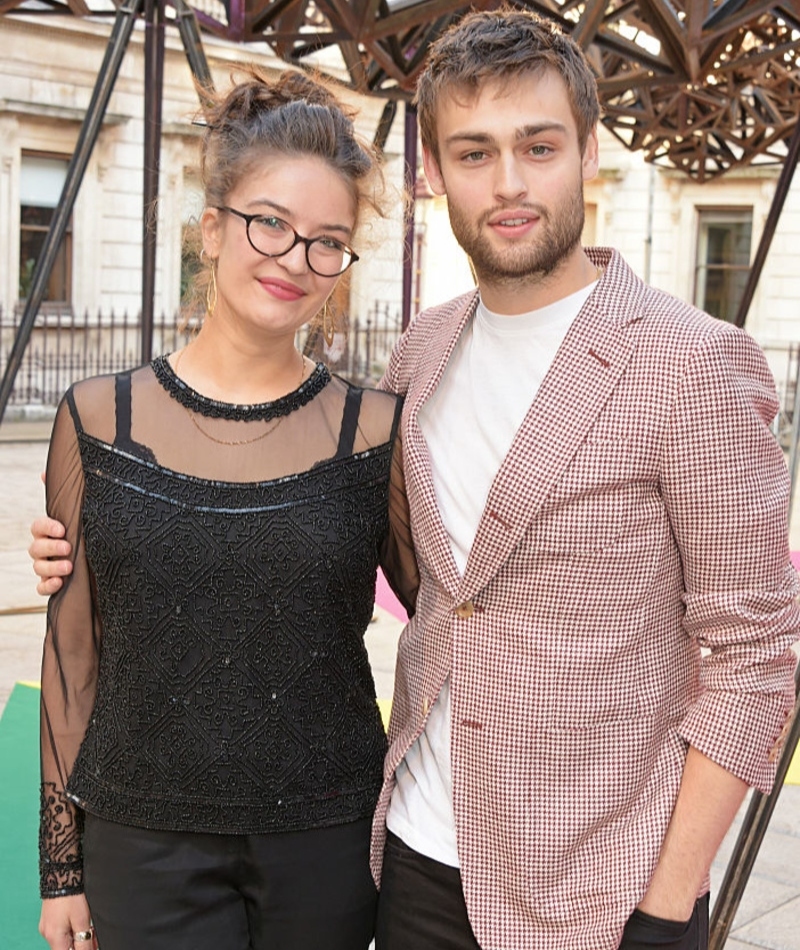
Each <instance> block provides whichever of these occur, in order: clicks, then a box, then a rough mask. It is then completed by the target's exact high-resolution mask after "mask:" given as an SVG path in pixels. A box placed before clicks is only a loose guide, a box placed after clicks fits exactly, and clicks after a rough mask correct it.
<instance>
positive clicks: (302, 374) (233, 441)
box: [175, 346, 306, 445]
mask: <svg viewBox="0 0 800 950" xmlns="http://www.w3.org/2000/svg"><path fill="white" fill-rule="evenodd" d="M187 349H188V346H185V347H184V348H183V349H182V350H181V351H180V353H178V355H177V357H176V358H175V375H176V376H177V375H178V367H179V366H180V364H181V359H182V358H183V354H184V353H185V352H186V350H187ZM295 352H298V351H297V350H295ZM298 355H299V356H300V379H299V381H298V383H297V386H296V387H295V389H298V388H299V387H300V386H301V385H302V384H303V378H304V377H305V375H306V358H305V356H303V354H302V353H298ZM181 405H183V403H181ZM183 408H184V409H185V410H186V412H187V413H188V414H189V418H190V419H191V420H192V425H193V426H194V427H195V429H197V431H198V432H199V433H200V434H201V435H204V436H205V437H206V438H207V439H210V440H211V441H212V442H216V443H217V445H252V444H253V443H254V442H260V441H261V439H266V437H267V436H268V435H270V434H271V433H273V432H274V431H275V430H276V429H277V428H278V426H279V425H280V424H281V423H282V422H283V419H284V417H283V416H278V418H277V419H276V420H275V422H273V424H272V425H271V426H270V427H269V428H268V429H267V430H266V432H260V433H259V434H258V435H255V436H253V437H252V438H250V439H218V438H217V437H216V436H215V435H211V433H210V432H207V431H206V430H205V429H204V428H203V427H202V426H201V425H200V423H199V422H198V421H197V417H196V416H195V414H194V413H193V412H192V410H191V409H190V408H189V407H188V406H183Z"/></svg>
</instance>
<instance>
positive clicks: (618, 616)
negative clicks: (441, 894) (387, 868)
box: [373, 248, 800, 950]
mask: <svg viewBox="0 0 800 950" xmlns="http://www.w3.org/2000/svg"><path fill="white" fill-rule="evenodd" d="M588 253H589V255H590V256H591V258H592V260H593V261H594V262H595V263H596V264H598V265H600V266H603V267H605V273H604V276H603V278H602V280H601V281H600V283H599V285H598V286H597V288H596V289H595V291H594V292H593V293H592V295H591V296H590V297H589V299H588V300H587V302H586V303H585V304H584V306H583V308H582V310H581V312H580V314H579V315H578V317H577V318H576V320H575V322H574V324H573V325H572V327H571V329H570V330H569V333H568V334H567V337H566V339H565V340H564V342H563V344H562V346H561V348H560V349H559V351H558V353H557V355H556V358H555V361H554V363H553V365H552V367H551V369H550V371H549V373H548V374H547V376H546V378H545V380H544V382H543V383H542V386H541V388H540V390H539V393H538V395H537V396H536V399H535V400H534V402H533V404H532V405H531V407H530V409H529V411H528V413H527V415H526V417H525V419H524V421H523V423H522V425H521V427H520V429H519V431H518V432H517V434H516V437H515V439H514V442H513V444H512V446H511V449H510V451H509V453H508V455H507V457H506V459H505V461H504V462H503V464H502V466H501V468H500V471H499V472H498V474H497V476H496V478H495V480H494V483H493V485H492V487H491V490H490V493H489V497H488V501H487V503H486V507H485V510H484V513H483V517H482V519H481V522H480V524H479V526H478V530H477V535H476V537H475V542H474V545H473V548H472V551H471V553H470V556H469V560H468V563H467V566H466V570H465V572H464V575H463V576H459V573H458V571H457V569H456V566H455V563H454V560H453V556H452V553H451V549H450V541H449V539H448V536H447V532H446V530H445V528H444V525H443V523H442V520H441V517H440V515H439V512H438V510H437V507H436V498H435V493H434V486H433V481H432V476H431V466H430V461H429V458H428V452H427V447H426V444H425V441H424V439H423V436H422V432H421V430H420V425H419V420H418V415H419V411H420V408H421V407H422V406H423V405H424V403H425V401H426V400H427V399H428V398H429V397H430V395H431V393H432V392H433V391H434V389H435V388H436V385H437V383H438V382H439V380H440V379H441V376H442V372H443V370H444V367H445V366H446V364H447V361H448V358H449V356H450V354H451V352H452V351H453V348H454V346H455V344H456V341H457V339H458V336H459V334H460V333H461V331H462V329H463V328H464V326H465V325H466V324H467V322H468V321H469V319H470V318H471V316H472V314H473V313H474V310H475V306H476V303H477V293H476V292H472V293H470V294H466V295H465V296H463V297H459V298H457V299H456V300H453V301H450V302H449V303H447V304H445V305H443V306H441V307H437V308H434V309H432V310H429V311H427V312H424V313H422V314H420V316H419V317H418V318H417V319H416V320H415V321H414V322H413V323H412V325H411V327H410V328H409V330H408V331H407V332H406V333H405V334H404V336H403V337H402V339H401V340H400V341H399V343H398V344H397V347H396V349H395V352H394V354H393V356H392V359H391V362H390V365H389V368H388V370H387V373H386V376H385V378H384V380H383V383H382V385H383V386H384V388H387V389H390V390H393V391H394V392H398V393H403V394H405V396H406V399H405V406H404V410H403V421H402V435H403V450H404V465H405V474H406V482H407V490H408V496H409V503H410V506H411V513H412V515H411V517H412V530H413V536H414V543H415V546H416V550H417V557H418V560H419V568H420V580H421V586H420V590H419V595H418V600H417V612H416V615H415V616H414V618H413V619H412V620H411V622H410V623H409V624H408V626H407V627H406V628H405V630H404V631H403V634H402V636H401V638H400V642H399V647H398V659H397V671H396V679H395V691H394V703H393V708H392V716H391V723H390V726H389V740H390V749H389V753H388V756H387V760H386V769H385V776H386V780H385V784H384V787H383V791H382V794H381V797H380V800H379V804H378V809H377V813H376V818H375V830H374V841H373V873H374V875H375V878H376V880H379V878H380V868H381V858H382V852H383V845H384V835H385V814H386V809H387V805H388V802H389V798H390V796H391V792H392V787H393V782H394V771H395V769H396V767H397V765H398V763H399V762H400V761H401V760H402V758H403V756H404V755H405V753H406V751H407V750H408V748H409V747H410V746H411V744H412V743H413V742H414V740H415V739H416V738H417V737H418V736H419V734H420V732H421V730H422V728H423V725H424V723H425V719H426V717H427V715H428V711H429V710H430V708H431V704H432V702H433V701H434V700H435V698H436V696H437V694H438V692H439V689H440V687H441V686H442V683H443V681H444V679H445V677H446V676H447V675H448V674H449V675H450V677H451V702H452V722H451V734H452V771H453V795H454V808H455V820H456V830H457V840H458V850H459V857H460V861H461V873H462V878H463V886H464V893H465V896H466V901H467V907H468V910H469V916H470V920H471V922H472V926H473V928H474V931H475V934H476V936H477V939H478V942H479V943H480V945H481V947H482V948H483V950H523V948H524V950H533V948H536V950H614V948H616V947H617V946H618V943H619V938H620V934H621V932H622V928H623V925H624V923H625V921H626V919H627V918H628V916H629V915H630V913H631V911H632V909H633V908H634V907H635V905H636V904H637V903H638V902H639V900H640V899H641V897H642V896H643V894H644V892H645V890H646V888H647V884H648V881H649V879H650V876H651V874H652V872H653V869H654V866H655V863H656V860H657V857H658V853H659V848H660V845H661V841H662V839H663V836H664V833H665V830H666V827H667V823H668V821H669V818H670V813H671V810H672V807H673V803H674V801H675V797H676V794H677V791H678V785H679V781H680V777H681V772H682V769H683V763H684V758H685V754H686V748H687V744H691V745H693V746H695V747H696V748H698V749H699V750H700V751H702V752H703V753H705V754H706V755H707V756H709V757H710V758H712V759H713V760H715V761H716V762H718V763H719V764H720V765H722V766H723V767H725V768H726V769H728V770H730V771H731V772H733V773H734V774H736V775H738V776H739V777H741V778H742V779H744V780H745V781H746V782H748V783H750V784H752V785H755V786H757V787H758V788H760V789H762V790H764V791H766V790H768V789H769V788H770V786H771V784H772V782H773V779H774V759H775V752H776V749H777V747H778V744H779V741H780V740H779V735H780V733H781V728H782V726H783V725H784V723H785V721H786V719H787V716H788V715H789V714H790V712H791V708H792V704H793V700H794V695H793V685H792V673H793V669H794V662H795V660H794V655H793V654H792V653H791V652H790V650H789V647H790V644H791V643H792V642H793V641H794V640H795V639H796V637H797V634H798V628H800V617H799V614H798V607H797V604H796V596H797V593H798V583H797V578H796V575H795V572H794V570H793V569H792V567H791V565H790V561H789V551H788V544H787V524H786V521H787V498H788V479H787V472H786V466H785V463H784V459H783V456H782V453H781V450H780V448H779V447H778V445H777V443H776V441H775V439H774V437H773V435H772V434H771V432H770V429H769V425H770V421H771V420H772V418H773V417H774V415H775V412H776V410H777V400H776V395H775V388H774V383H773V381H772V378H771V376H770V373H769V370H768V369H767V366H766V363H765V361H764V358H763V355H762V353H761V351H760V350H759V348H758V347H757V346H756V344H755V343H754V342H753V341H752V340H751V339H750V338H749V337H748V336H747V335H746V334H745V333H743V332H741V331H740V330H737V329H736V328H734V327H732V326H731V325H729V324H726V323H723V322H720V321H717V320H714V319H712V318H711V317H709V316H707V315H706V314H703V313H701V312H699V311H697V310H696V309H694V308H693V307H691V306H688V305H686V304H684V303H681V302H679V301H677V300H675V299H674V298H672V297H670V296H668V295H667V294H664V293H662V292H660V291H658V290H655V289H653V288H651V287H648V286H647V285H645V284H644V283H642V282H641V281H640V280H639V279H638V278H637V277H636V276H635V275H634V274H633V272H632V271H631V270H630V269H629V268H628V266H627V265H626V264H625V263H624V261H623V260H622V258H621V257H620V256H619V255H618V254H617V253H616V252H612V251H610V250H608V249H599V248H598V249H590V250H589V251H588ZM463 424H464V425H466V426H468V425H470V420H469V418H464V420H463ZM701 647H707V648H709V650H710V653H708V654H707V657H706V658H705V659H701V650H700V648H701Z"/></svg>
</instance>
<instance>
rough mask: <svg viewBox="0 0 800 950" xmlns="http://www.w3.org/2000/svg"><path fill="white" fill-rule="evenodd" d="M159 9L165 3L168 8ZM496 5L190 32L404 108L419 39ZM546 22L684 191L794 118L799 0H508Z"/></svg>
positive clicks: (761, 150)
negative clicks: (334, 76)
mask: <svg viewBox="0 0 800 950" xmlns="http://www.w3.org/2000/svg"><path fill="white" fill-rule="evenodd" d="M168 5H169V4H168ZM498 5H499V3H498V2H497V0H476V2H473V3H472V4H464V3H461V2H455V0H313V2H312V0H224V2H223V0H195V2H194V3H192V4H191V6H192V8H193V9H194V12H195V15H196V17H197V21H198V23H199V25H200V27H201V28H202V29H203V30H206V31H208V32H210V33H213V34H215V35H216V36H220V37H224V38H226V39H228V40H231V41H233V42H238V43H245V42H246V43H253V42H263V43H265V44H266V45H268V46H269V47H270V48H271V49H272V50H273V51H274V52H275V53H276V55H277V56H278V57H280V58H281V59H283V60H285V61H287V62H290V63H295V64H298V65H302V64H304V63H309V62H312V61H313V60H314V58H315V57H316V55H317V54H318V53H319V52H320V51H321V50H335V52H336V55H337V58H338V59H340V62H341V67H342V70H343V71H344V72H346V75H347V76H348V77H349V85H350V86H352V88H354V89H356V90H358V91H359V92H362V93H367V94H374V95H380V96H383V97H388V98H408V97H409V96H410V95H411V92H412V90H413V87H414V82H415V79H416V77H417V75H418V73H419V71H420V69H421V68H422V66H423V64H424V62H425V57H426V54H427V50H428V47H429V45H430V44H431V42H433V40H435V39H436V37H437V36H439V34H440V33H441V32H442V30H443V29H445V28H446V27H447V26H448V25H449V24H450V23H451V22H452V21H453V20H454V19H457V18H458V17H460V16H461V15H463V13H464V11H465V9H467V8H468V7H470V6H471V7H472V8H476V9H489V8H493V7H497V6H498ZM515 5H516V6H518V7H522V8H527V9H530V10H533V11H535V12H537V13H539V14H541V15H543V16H546V17H548V18H550V19H552V20H554V21H555V22H556V23H558V25H559V26H560V27H561V28H562V29H563V30H564V31H565V32H568V33H571V35H572V36H573V38H574V39H575V40H576V41H577V42H578V43H579V44H580V45H581V46H582V47H583V48H584V49H585V50H586V52H587V55H588V56H589V59H590V61H591V63H592V65H593V67H594V69H595V71H596V73H597V77H598V85H599V90H600V98H601V103H602V107H603V120H602V121H603V124H604V125H605V126H606V127H607V128H608V129H609V130H610V131H611V132H612V133H613V134H614V135H616V136H617V137H618V138H619V139H620V140H621V141H622V142H623V143H624V144H625V145H626V146H627V147H629V148H631V149H635V150H638V151H641V152H642V153H643V154H644V156H645V157H646V159H647V160H648V161H652V162H655V163H657V164H659V165H662V166H666V167H671V168H675V169H678V170H680V171H682V172H685V173H686V174H688V175H690V176H691V177H693V178H695V179H696V180H697V181H705V180H707V179H710V178H714V177H716V176H718V175H721V174H723V173H724V172H726V171H728V170H730V169H732V168H737V167H742V166H747V165H751V164H758V163H770V164H779V163H781V162H783V160H784V159H785V158H786V148H787V147H786V140H787V138H788V137H789V136H790V134H791V132H792V130H793V128H794V127H795V125H796V124H797V116H798V113H800V0H778V2H776V0H516V3H515ZM114 9H115V5H114V0H0V14H2V13H10V12H13V11H20V12H22V11H24V12H26V13H36V12H42V13H48V12H49V13H53V12H62V13H71V14H74V15H76V16H87V15H92V14H94V15H97V14H100V15H103V14H106V15H107V14H109V13H113V12H114Z"/></svg>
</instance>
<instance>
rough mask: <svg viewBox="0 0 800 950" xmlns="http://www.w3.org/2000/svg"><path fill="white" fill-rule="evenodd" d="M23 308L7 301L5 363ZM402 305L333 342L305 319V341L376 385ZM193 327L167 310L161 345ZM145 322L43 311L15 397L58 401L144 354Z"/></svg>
mask: <svg viewBox="0 0 800 950" xmlns="http://www.w3.org/2000/svg"><path fill="white" fill-rule="evenodd" d="M19 319H20V313H19V312H4V311H3V310H2V308H0V366H5V364H6V362H7V360H8V357H9V354H10V352H11V348H12V346H13V343H14V339H15V337H16V335H17V332H18V329H19ZM400 322H401V318H400V310H399V307H397V308H395V309H393V308H392V307H391V306H390V305H389V304H388V303H385V302H382V301H375V302H374V303H373V305H372V307H371V308H370V309H369V311H368V312H367V314H366V315H365V316H360V317H351V318H350V319H349V320H348V321H347V324H348V325H347V326H346V327H344V328H343V330H342V332H341V333H337V335H336V337H335V339H334V343H333V346H332V347H330V348H328V347H326V345H325V342H324V340H323V339H322V336H321V334H320V333H319V332H317V331H316V330H315V329H314V328H313V327H304V328H303V329H302V330H301V331H300V333H299V334H298V345H299V346H301V347H303V348H304V350H305V352H307V353H308V354H309V355H310V356H312V357H316V358H318V359H322V360H325V361H326V362H327V363H328V364H329V365H330V367H331V369H332V370H333V371H334V372H336V373H339V374H340V375H342V376H344V377H346V378H347V379H350V380H351V381H352V382H354V383H357V384H358V385H367V386H369V385H374V384H375V383H376V382H377V381H378V380H379V379H380V377H381V375H382V373H383V370H384V369H385V367H386V364H387V362H388V359H389V354H390V353H391V350H392V347H393V346H394V343H395V341H396V340H397V338H398V337H399V335H400ZM191 333H192V329H191V328H189V329H186V330H181V329H179V319H178V318H177V317H176V316H169V317H168V316H166V315H163V314H162V315H161V317H160V318H159V317H157V318H156V320H155V321H154V325H153V352H154V353H155V354H158V353H169V352H170V351H172V350H174V349H177V348H178V347H180V346H182V345H183V343H185V342H186V341H187V340H188V339H189V338H190V336H191ZM140 352H141V323H140V320H139V317H138V315H136V316H133V317H132V316H130V315H129V314H127V313H122V314H118V313H113V312H111V313H93V314H92V313H89V312H87V311H84V312H83V313H82V314H76V313H73V312H72V311H71V310H70V309H68V308H64V309H58V308H52V307H51V308H50V309H48V310H47V311H46V312H42V313H39V314H38V316H37V318H36V323H35V325H34V328H33V330H32V332H31V337H30V340H29V342H28V346H27V347H26V349H25V353H24V356H23V359H22V363H21V365H20V367H19V371H18V373H17V377H16V380H15V383H14V388H13V390H12V393H11V397H10V400H9V405H12V406H56V405H58V402H59V400H60V399H61V397H62V395H63V394H64V392H65V390H66V389H67V388H68V387H69V386H70V385H72V383H74V382H76V381H77V380H79V379H85V378H86V377H87V376H96V375H98V374H103V373H116V372H119V371H121V370H124V369H130V368H131V367H134V366H137V365H138V364H139V362H140V361H141V358H140Z"/></svg>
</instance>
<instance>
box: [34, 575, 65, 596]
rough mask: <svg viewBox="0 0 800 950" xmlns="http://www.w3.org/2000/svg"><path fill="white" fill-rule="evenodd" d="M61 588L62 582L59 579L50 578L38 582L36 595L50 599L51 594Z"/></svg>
mask: <svg viewBox="0 0 800 950" xmlns="http://www.w3.org/2000/svg"><path fill="white" fill-rule="evenodd" d="M63 586H64V581H63V580H62V579H61V578H60V577H50V578H48V579H47V580H46V581H39V583H38V584H37V585H36V593H37V594H41V596H42V597H50V595H51V594H55V593H56V592H57V591H59V590H61V588H62V587H63Z"/></svg>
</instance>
